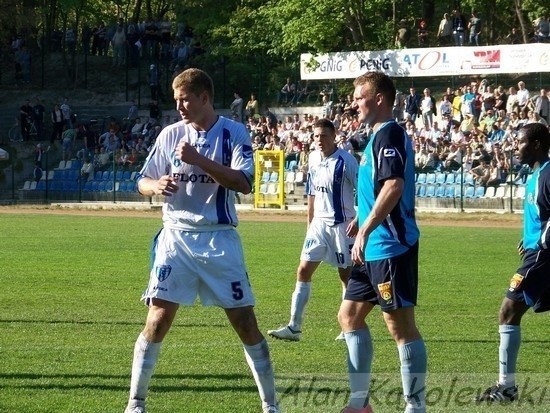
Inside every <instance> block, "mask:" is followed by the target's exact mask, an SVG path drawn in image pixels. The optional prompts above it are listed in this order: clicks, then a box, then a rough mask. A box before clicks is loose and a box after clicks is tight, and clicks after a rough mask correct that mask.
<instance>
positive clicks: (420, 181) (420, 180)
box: [416, 173, 426, 184]
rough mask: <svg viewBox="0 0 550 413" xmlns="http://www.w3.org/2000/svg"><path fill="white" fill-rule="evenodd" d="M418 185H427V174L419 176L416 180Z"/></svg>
mask: <svg viewBox="0 0 550 413" xmlns="http://www.w3.org/2000/svg"><path fill="white" fill-rule="evenodd" d="M416 183H417V184H425V183H426V174H425V173H420V174H418V177H417V178H416Z"/></svg>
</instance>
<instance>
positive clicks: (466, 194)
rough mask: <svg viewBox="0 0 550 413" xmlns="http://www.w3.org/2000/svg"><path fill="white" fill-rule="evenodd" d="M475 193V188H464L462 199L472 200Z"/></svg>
mask: <svg viewBox="0 0 550 413" xmlns="http://www.w3.org/2000/svg"><path fill="white" fill-rule="evenodd" d="M475 191H476V189H475V187H473V186H468V187H467V188H466V191H465V192H464V198H473V197H474V195H475Z"/></svg>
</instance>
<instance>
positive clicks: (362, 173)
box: [338, 72, 427, 413]
mask: <svg viewBox="0 0 550 413" xmlns="http://www.w3.org/2000/svg"><path fill="white" fill-rule="evenodd" d="M354 87H355V90H354V94H353V99H354V107H355V109H356V110H357V112H358V115H359V121H360V122H361V123H365V124H369V125H370V126H371V127H372V128H373V131H374V133H373V135H372V137H371V138H370V140H369V142H368V145H367V147H366V148H365V151H364V153H363V156H362V158H361V162H360V165H359V177H358V207H359V209H358V217H359V230H358V232H357V235H356V237H355V243H354V245H353V248H352V251H351V256H352V259H353V261H354V262H355V263H356V265H355V266H354V267H353V270H352V273H351V276H350V279H349V281H348V286H347V290H346V294H345V299H344V301H343V302H342V305H341V307H340V311H339V313H338V319H339V321H340V325H341V327H342V331H344V335H345V339H346V344H347V348H348V373H349V384H350V399H349V404H348V406H346V407H345V408H344V410H343V411H342V412H343V413H372V412H373V408H372V406H371V405H370V403H369V402H370V399H369V386H370V375H371V363H372V356H373V345H372V338H371V335H370V331H369V328H368V326H367V324H366V321H365V318H366V317H367V315H368V314H369V313H370V312H371V310H372V309H373V308H374V306H375V305H377V304H379V305H380V307H381V308H382V311H383V316H384V321H385V323H386V326H387V328H388V330H389V332H390V334H391V336H392V337H393V339H394V340H395V343H396V345H397V349H398V352H399V359H400V362H401V381H402V385H403V393H404V397H405V402H406V406H405V413H425V411H426V401H425V394H426V392H425V376H426V366H427V355H426V347H425V345H424V340H423V339H422V336H421V335H420V332H419V331H418V328H417V327H416V322H415V315H414V307H415V305H416V299H417V290H418V238H419V231H418V228H417V226H416V221H415V212H414V153H413V149H412V145H411V141H410V139H409V138H408V137H407V134H406V133H405V131H404V130H403V128H401V127H400V126H399V125H398V124H397V123H396V122H395V121H394V120H393V116H392V106H393V102H394V99H395V86H394V84H393V82H392V80H391V79H390V78H389V77H388V76H386V75H385V74H383V73H379V72H371V73H366V74H364V75H361V76H359V77H358V78H357V79H355V81H354Z"/></svg>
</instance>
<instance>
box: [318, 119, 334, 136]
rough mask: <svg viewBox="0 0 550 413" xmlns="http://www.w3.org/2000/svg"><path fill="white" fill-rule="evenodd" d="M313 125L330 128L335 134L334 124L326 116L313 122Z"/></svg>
mask: <svg viewBox="0 0 550 413" xmlns="http://www.w3.org/2000/svg"><path fill="white" fill-rule="evenodd" d="M313 127H314V128H327V129H330V131H331V132H332V133H334V134H336V127H335V126H334V123H332V122H331V121H330V120H328V119H327V118H321V119H319V120H317V121H316V122H315V123H314V124H313Z"/></svg>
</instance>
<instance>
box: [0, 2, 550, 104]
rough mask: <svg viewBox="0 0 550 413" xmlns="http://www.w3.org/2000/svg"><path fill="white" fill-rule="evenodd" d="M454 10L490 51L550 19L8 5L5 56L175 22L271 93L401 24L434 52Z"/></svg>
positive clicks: (272, 6)
mask: <svg viewBox="0 0 550 413" xmlns="http://www.w3.org/2000/svg"><path fill="white" fill-rule="evenodd" d="M454 7H458V8H460V9H461V10H462V11H463V13H464V14H465V15H466V16H467V17H469V15H470V12H471V11H472V10H477V11H478V12H479V14H480V16H481V18H482V19H483V21H484V31H483V35H482V41H483V42H484V43H488V44H494V43H499V42H503V39H504V38H505V37H506V35H507V34H508V33H509V32H510V30H511V28H512V27H516V28H518V29H520V30H521V33H522V34H523V39H524V41H525V42H529V41H530V40H531V38H532V35H533V33H532V22H533V21H534V20H535V19H536V18H538V17H540V16H541V15H544V14H545V15H547V16H548V15H550V3H549V2H548V1H544V0H512V1H511V0H492V1H487V0H453V1H452V2H451V1H445V2H440V1H435V0H315V1H311V0H223V1H220V0H180V1H176V2H175V1H173V0H2V7H1V8H0V40H1V45H2V49H4V50H6V49H8V48H9V44H10V40H11V39H12V38H13V37H14V36H16V35H20V36H22V37H24V38H25V40H26V41H27V44H28V45H30V47H31V48H33V47H34V48H36V47H38V45H43V46H44V48H45V51H46V52H48V51H49V49H48V43H49V40H50V38H51V35H52V33H53V32H54V31H56V30H57V31H61V32H62V33H63V32H64V31H65V30H66V29H67V28H73V29H74V30H75V31H76V32H77V33H80V31H81V29H82V26H83V25H84V24H88V25H90V26H94V25H95V24H96V23H97V22H99V21H104V22H105V23H106V24H107V25H109V24H112V23H114V22H115V21H116V20H117V19H119V18H121V19H122V20H124V21H126V22H127V23H137V22H141V21H143V20H157V21H158V20H164V19H168V20H171V21H172V22H174V23H176V22H179V23H184V24H185V25H187V26H189V27H191V28H192V29H193V33H194V39H195V42H196V43H197V44H198V45H200V47H201V48H202V49H203V50H204V51H205V52H206V53H203V54H202V55H201V56H200V57H199V58H198V62H199V63H203V64H205V65H208V67H213V68H214V70H218V71H219V76H223V77H225V78H228V79H229V81H230V82H237V80H236V79H238V78H239V77H241V78H244V80H242V81H241V82H242V83H243V84H244V85H245V86H248V88H249V89H251V88H254V89H262V88H264V89H265V90H266V93H272V91H270V90H269V89H268V88H269V86H268V85H270V84H273V83H275V84H282V83H281V82H282V80H283V79H284V78H285V77H287V76H289V75H292V76H295V77H297V75H298V62H299V55H300V54H301V53H304V52H310V53H313V54H318V53H326V52H338V51H351V50H384V49H391V48H393V47H394V42H393V39H394V36H395V31H396V29H397V22H399V21H400V20H402V19H404V20H405V21H406V22H407V24H408V25H409V26H410V28H411V31H412V32H413V33H415V30H416V24H417V23H418V21H419V20H420V19H424V20H426V21H427V22H428V27H429V30H430V33H431V40H432V44H435V41H436V39H435V32H436V31H437V27H438V25H439V21H440V20H441V17H442V16H443V13H445V12H447V13H450V12H451V10H452V8H454ZM174 28H175V25H174ZM411 46H412V47H414V46H415V45H414V44H412V45H411ZM64 58H65V57H64ZM67 66H68V67H70V66H71V63H70V60H67ZM251 85H253V86H251ZM237 86H238V85H237ZM242 90H244V89H242Z"/></svg>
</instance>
